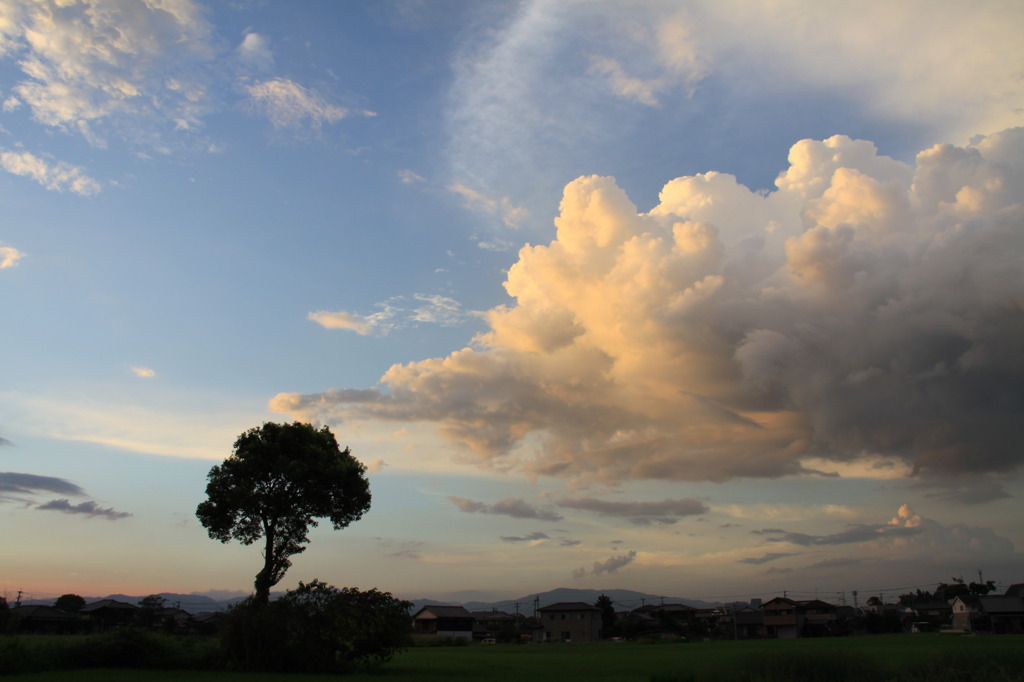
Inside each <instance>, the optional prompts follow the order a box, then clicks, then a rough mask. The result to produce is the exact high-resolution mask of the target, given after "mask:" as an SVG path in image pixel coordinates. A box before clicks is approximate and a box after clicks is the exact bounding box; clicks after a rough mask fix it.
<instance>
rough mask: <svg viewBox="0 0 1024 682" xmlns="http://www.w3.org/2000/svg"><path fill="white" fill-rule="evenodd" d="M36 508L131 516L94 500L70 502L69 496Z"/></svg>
mask: <svg viewBox="0 0 1024 682" xmlns="http://www.w3.org/2000/svg"><path fill="white" fill-rule="evenodd" d="M36 509H39V510H42V511H59V512H63V513H64V514H82V515H84V516H89V517H96V516H99V517H102V518H105V519H110V520H116V519H124V518H128V517H129V516H131V514H129V513H128V512H120V511H116V510H114V509H113V508H110V507H106V508H104V507H100V506H99V505H97V504H96V503H95V502H94V501H92V500H87V501H85V502H80V503H78V504H71V503H70V502H68V500H67V498H62V499H59V500H51V501H50V502H47V503H45V504H40V505H37V506H36Z"/></svg>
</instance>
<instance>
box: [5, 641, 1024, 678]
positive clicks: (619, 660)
mask: <svg viewBox="0 0 1024 682" xmlns="http://www.w3.org/2000/svg"><path fill="white" fill-rule="evenodd" d="M929 662H931V666H930V667H927V668H926V667H923V666H926V664H928V663H929ZM988 663H991V664H993V668H992V671H991V672H990V673H987V674H986V673H984V672H983V671H982V672H981V673H979V666H980V667H981V668H984V665H985V664H988ZM995 664H998V665H995ZM14 679H15V680H17V682H93V681H95V682H100V681H103V682H177V681H178V680H181V681H182V682H184V681H186V680H187V681H188V682H285V681H287V680H302V681H305V682H316V681H318V680H327V679H332V680H337V679H339V678H338V677H337V676H320V675H269V674H267V675H264V674H240V673H226V672H221V673H214V672H198V671H180V672H162V671H138V670H96V671H66V672H60V673H56V672H54V673H39V674H34V675H19V676H17V677H15V678H14ZM344 679H346V680H350V681H352V682H390V681H391V680H395V681H402V680H410V681H411V680H415V681H417V682H419V681H424V682H431V681H433V680H437V681H440V680H509V681H512V680H514V681H515V682H522V681H523V680H530V681H531V682H545V681H548V680H550V681H553V682H573V681H575V680H598V681H600V680H608V681H612V680H615V681H616V682H634V681H635V682H652V681H653V682H662V681H664V682H689V681H690V680H692V681H693V682H710V681H711V680H715V681H726V680H750V681H751V682H753V681H765V682H767V681H769V680H794V679H798V680H802V682H813V681H814V680H819V679H820V680H830V681H836V682H841V681H842V680H859V679H871V680H873V681H874V680H878V681H879V682H883V681H885V680H891V681H895V680H900V682H902V681H903V680H909V681H911V682H933V681H936V682H968V681H970V682H979V681H981V680H988V681H995V682H1018V681H1024V636H1015V635H1000V636H989V637H985V636H977V637H953V636H945V635H879V636H868V637H846V638H835V639H803V640H760V641H746V642H708V643H692V644H639V643H626V644H612V643H599V644H579V643H577V644H534V645H522V646H519V645H512V644H509V645H497V646H481V645H474V646H468V647H416V648H413V649H409V650H408V651H406V652H404V653H402V654H399V655H398V656H396V657H395V659H394V660H393V661H392V662H390V663H388V664H385V665H383V666H381V667H380V668H378V669H376V670H374V671H371V672H366V673H362V674H356V675H348V676H345V678H344Z"/></svg>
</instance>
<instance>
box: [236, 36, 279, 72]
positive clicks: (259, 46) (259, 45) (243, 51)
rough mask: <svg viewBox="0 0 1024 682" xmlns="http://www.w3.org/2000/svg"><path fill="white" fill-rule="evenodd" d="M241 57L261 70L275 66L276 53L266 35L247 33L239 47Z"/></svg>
mask: <svg viewBox="0 0 1024 682" xmlns="http://www.w3.org/2000/svg"><path fill="white" fill-rule="evenodd" d="M237 52H238V56H239V58H240V59H241V60H242V61H243V62H244V63H245V64H247V65H249V66H251V67H252V68H254V69H257V70H259V71H269V70H270V69H272V68H274V53H273V51H272V50H271V49H270V43H269V41H268V40H267V38H266V37H265V36H262V35H260V34H259V33H246V34H245V38H243V39H242V42H241V43H240V44H239V46H238V48H237Z"/></svg>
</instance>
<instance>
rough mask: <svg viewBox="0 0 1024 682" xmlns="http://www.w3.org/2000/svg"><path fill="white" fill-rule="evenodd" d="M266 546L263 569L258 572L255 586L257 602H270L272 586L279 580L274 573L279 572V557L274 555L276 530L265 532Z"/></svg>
mask: <svg viewBox="0 0 1024 682" xmlns="http://www.w3.org/2000/svg"><path fill="white" fill-rule="evenodd" d="M265 537H266V541H267V544H266V547H265V548H264V549H263V570H261V571H260V572H259V573H257V574H256V582H255V583H254V587H255V588H256V594H255V595H254V596H255V598H256V602H257V603H259V604H269V603H270V588H271V587H273V586H274V584H275V583H276V582H277V581H276V580H274V574H275V573H277V571H276V570H275V568H276V564H277V557H275V556H274V532H273V530H269V529H268V531H267V532H266V533H265Z"/></svg>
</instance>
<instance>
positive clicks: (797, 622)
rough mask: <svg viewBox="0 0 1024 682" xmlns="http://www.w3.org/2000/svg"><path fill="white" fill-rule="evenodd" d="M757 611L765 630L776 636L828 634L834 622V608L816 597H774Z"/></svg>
mask: <svg viewBox="0 0 1024 682" xmlns="http://www.w3.org/2000/svg"><path fill="white" fill-rule="evenodd" d="M761 612H762V614H763V618H764V628H765V633H766V634H767V636H768V637H774V638H776V639H789V638H793V637H822V636H824V635H828V634H831V633H832V631H833V628H834V626H835V623H836V607H835V606H834V605H832V604H829V603H828V602H824V601H821V600H820V599H807V600H802V601H797V600H794V599H788V598H786V597H775V598H774V599H772V600H770V601H767V602H765V604H764V606H763V607H762V608H761Z"/></svg>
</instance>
